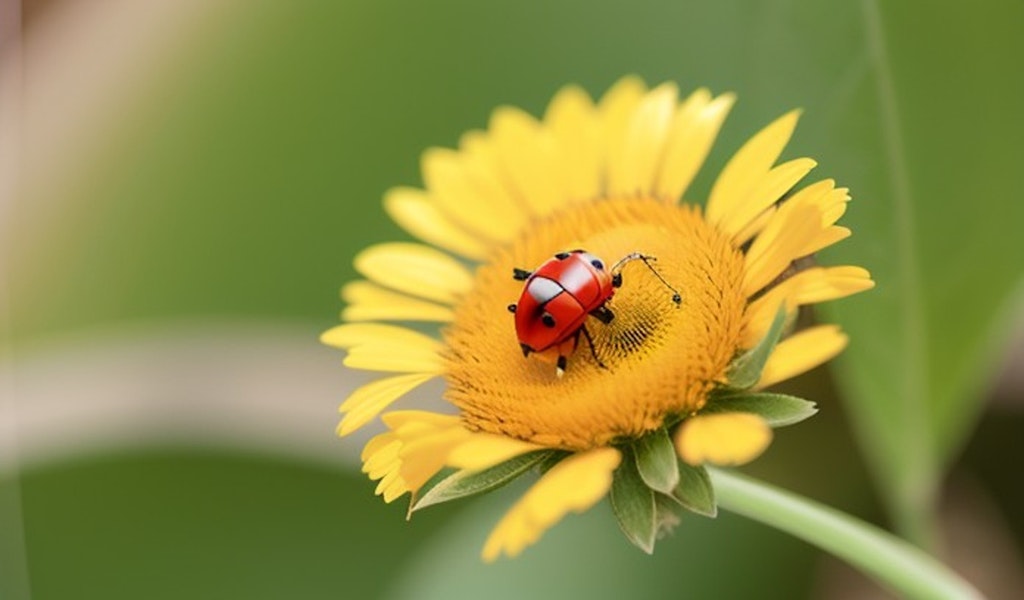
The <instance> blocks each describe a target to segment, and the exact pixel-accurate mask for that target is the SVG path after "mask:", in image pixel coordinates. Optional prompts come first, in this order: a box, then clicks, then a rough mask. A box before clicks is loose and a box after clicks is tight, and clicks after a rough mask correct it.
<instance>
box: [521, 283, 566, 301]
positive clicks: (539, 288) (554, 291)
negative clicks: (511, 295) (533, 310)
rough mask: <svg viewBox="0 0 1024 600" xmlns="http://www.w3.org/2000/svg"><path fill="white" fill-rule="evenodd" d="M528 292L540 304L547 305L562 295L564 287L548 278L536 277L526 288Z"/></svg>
mask: <svg viewBox="0 0 1024 600" xmlns="http://www.w3.org/2000/svg"><path fill="white" fill-rule="evenodd" d="M526 291H527V292H529V293H530V295H531V296H533V299H534V300H536V301H537V303H538V304H546V303H548V302H550V301H551V299H552V298H554V297H555V296H557V295H559V294H561V293H562V291H563V290H562V286H560V285H558V283H557V282H555V281H552V280H550V279H548V278H546V277H534V278H533V279H532V280H531V281H530V283H529V284H527V286H526Z"/></svg>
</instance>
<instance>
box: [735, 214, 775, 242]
mask: <svg viewBox="0 0 1024 600" xmlns="http://www.w3.org/2000/svg"><path fill="white" fill-rule="evenodd" d="M778 210H779V209H778V207H777V206H769V207H768V209H767V210H766V211H764V212H763V213H761V214H760V215H758V216H757V217H756V218H754V220H753V221H751V222H750V223H748V224H747V226H746V227H744V228H743V229H741V230H739V232H738V233H736V234H735V235H734V236H733V238H732V239H733V243H735V244H736V246H743V245H744V244H746V243H747V242H749V241H750V240H751V239H753V237H754V236H755V235H759V234H760V233H761V232H762V231H764V228H765V227H767V226H768V223H769V222H770V221H771V220H772V217H773V216H774V215H775V213H776V212H777V211H778Z"/></svg>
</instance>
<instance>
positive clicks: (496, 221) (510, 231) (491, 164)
mask: <svg viewBox="0 0 1024 600" xmlns="http://www.w3.org/2000/svg"><path fill="white" fill-rule="evenodd" d="M493 137H494V136H493V135H490V136H489V135H488V134H486V133H484V132H481V131H470V132H468V133H466V134H464V135H463V136H462V139H461V140H460V142H459V149H460V151H461V163H460V164H461V166H462V169H463V170H464V171H465V174H466V176H467V177H468V178H469V180H470V182H471V183H472V185H473V189H474V190H475V193H476V197H477V200H483V199H485V200H486V204H487V218H488V223H487V225H486V226H487V228H488V233H489V235H491V236H492V237H493V238H494V239H496V240H500V241H502V242H507V241H510V240H512V239H513V238H514V237H515V236H516V235H517V234H518V233H519V230H520V229H522V227H523V226H524V225H525V224H526V223H527V222H528V221H529V219H530V211H529V206H528V205H527V203H526V200H525V199H524V198H523V197H522V192H521V191H520V190H519V187H518V186H517V185H516V182H515V181H513V180H512V179H511V177H509V174H508V172H507V171H506V170H505V167H504V165H503V164H502V162H501V157H500V154H499V152H498V150H497V146H496V144H495V142H494V139H493Z"/></svg>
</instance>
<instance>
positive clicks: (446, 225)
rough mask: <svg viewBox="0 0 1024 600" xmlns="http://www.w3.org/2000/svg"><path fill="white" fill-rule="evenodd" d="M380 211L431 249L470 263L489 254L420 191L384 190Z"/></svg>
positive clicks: (483, 245) (484, 243) (483, 242)
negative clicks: (447, 253) (384, 212)
mask: <svg viewBox="0 0 1024 600" xmlns="http://www.w3.org/2000/svg"><path fill="white" fill-rule="evenodd" d="M384 210H385V211H386V212H387V213H388V216H390V217H391V219H392V220H393V221H394V222H395V223H398V226H399V227H401V228H402V229H404V230H406V231H408V232H409V233H410V234H412V235H413V236H415V237H418V238H419V239H421V240H423V241H424V242H427V243H428V244H431V245H433V246H437V247H439V248H444V249H445V250H450V251H451V252H454V253H455V254H460V255H462V256H465V257H466V258H472V259H473V260H483V259H484V258H486V257H487V254H488V252H489V251H490V246H489V245H488V244H487V243H486V242H485V241H482V240H481V239H480V238H478V237H476V236H473V235H471V234H469V233H467V232H466V230H464V229H462V228H460V227H459V226H457V225H456V224H455V222H453V221H452V220H451V219H450V218H448V217H447V216H446V215H445V214H444V212H443V211H442V210H441V209H440V208H439V207H438V206H437V205H436V204H435V203H434V202H432V201H431V200H430V196H428V195H427V193H426V192H424V191H423V190H417V189H413V188H393V189H390V190H388V192H387V194H385V195H384Z"/></svg>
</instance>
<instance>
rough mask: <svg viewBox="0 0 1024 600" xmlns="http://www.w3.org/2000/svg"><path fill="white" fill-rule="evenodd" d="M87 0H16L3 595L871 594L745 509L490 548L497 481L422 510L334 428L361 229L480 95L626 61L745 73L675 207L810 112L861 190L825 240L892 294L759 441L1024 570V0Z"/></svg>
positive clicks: (523, 98)
mask: <svg viewBox="0 0 1024 600" xmlns="http://www.w3.org/2000/svg"><path fill="white" fill-rule="evenodd" d="M84 4H85V3H71V2H64V1H61V0H48V1H46V2H28V3H24V4H23V15H22V16H23V29H22V36H23V37H22V44H21V46H22V50H23V55H22V57H21V61H22V63H21V64H23V65H24V76H23V78H22V79H21V85H22V86H23V87H24V89H23V98H24V99H25V101H24V104H23V105H22V106H21V107H20V108H21V109H22V110H23V113H24V115H23V116H24V121H23V126H22V128H21V140H22V143H23V146H24V160H25V163H26V164H25V165H24V170H23V171H22V173H23V176H22V177H21V179H20V180H19V181H18V184H19V185H18V187H17V188H16V190H15V191H14V193H13V194H12V195H11V196H10V198H11V199H12V202H11V203H10V204H9V206H7V207H6V209H7V210H6V216H5V219H6V221H5V223H4V226H5V228H6V230H7V232H6V234H5V236H4V240H5V245H6V249H7V250H8V252H7V253H6V258H7V261H6V262H7V265H6V270H5V276H6V287H7V290H8V301H9V307H8V308H9V310H8V319H7V322H6V324H5V327H4V329H5V336H6V338H7V340H8V343H7V344H6V351H5V353H4V362H5V365H6V367H5V371H4V377H5V381H6V382H7V383H6V384H5V386H4V391H5V392H10V394H9V395H10V397H11V398H12V400H13V401H12V402H9V403H8V405H9V408H10V412H8V413H6V414H8V415H16V416H17V417H18V420H17V421H13V422H14V423H15V427H14V428H13V432H10V433H11V434H12V435H10V436H9V437H8V439H7V440H5V443H4V446H5V447H6V448H7V450H6V451H7V453H8V455H9V456H14V457H15V458H16V459H17V463H15V464H20V465H21V467H20V468H17V469H16V468H11V467H10V466H9V465H10V463H7V466H8V468H7V469H6V470H5V471H4V472H3V473H0V536H2V537H0V598H4V599H6V598H20V597H28V596H27V595H26V594H27V593H28V592H29V590H30V591H31V597H32V598H39V599H50V598H226V597H246V598H281V597H296V598H339V597H341V598H350V597H351V598H371V597H410V598H421V597H446V598H452V597H455V598H459V597H476V596H479V595H482V594H485V593H486V594H488V596H489V597H509V598H517V597H526V596H529V597H574V596H577V595H579V596H582V595H584V594H586V595H587V596H589V597H593V598H605V597H607V598H613V597H633V598H659V597H666V596H673V597H678V596H686V597H752V596H757V597H779V598H792V597H851V596H849V594H850V593H851V590H852V593H854V596H853V597H857V592H858V591H863V592H864V593H869V592H873V593H877V592H876V591H874V590H872V589H871V588H870V587H866V588H865V587H861V586H865V585H867V584H865V583H863V582H861V581H860V580H859V579H857V578H856V576H853V575H851V574H850V573H848V572H846V571H845V570H844V569H843V568H842V567H840V566H838V565H837V564H835V563H834V562H832V561H830V560H828V559H825V558H823V557H822V556H821V555H820V554H818V553H817V551H815V550H813V549H811V548H809V547H808V546H806V545H804V544H802V543H800V542H797V541H795V540H792V539H789V538H787V537H785V536H783V535H782V534H779V533H777V532H774V531H771V530H768V529H766V528H763V527H761V526H759V525H756V524H753V523H749V522H745V521H743V520H741V519H739V518H735V517H731V516H729V515H725V516H723V517H721V518H720V519H718V520H716V521H714V522H711V521H703V520H700V519H697V518H693V519H690V520H687V521H686V522H684V523H683V525H682V526H681V527H680V528H679V529H678V530H677V532H676V534H675V535H674V536H673V538H672V539H668V540H664V541H662V542H661V543H660V544H659V548H658V553H657V554H656V555H655V556H654V557H646V556H645V555H642V554H640V553H638V552H637V551H635V550H634V549H633V548H632V547H630V546H629V545H628V543H627V542H625V540H624V539H622V537H621V535H620V534H619V533H618V531H617V530H616V525H615V524H614V520H613V519H612V518H611V517H610V515H609V514H608V511H607V510H606V509H601V510H596V511H592V512H591V513H589V514H587V515H584V516H582V517H570V518H568V519H566V520H565V522H563V523H562V524H561V525H559V526H558V527H557V528H556V529H554V530H553V531H551V532H550V533H549V534H548V535H547V536H546V537H545V539H544V540H543V541H542V542H541V543H540V544H539V545H538V546H536V547H534V548H531V549H530V550H528V551H527V552H526V554H525V555H524V556H523V557H522V558H521V559H518V560H516V561H511V562H509V561H506V562H503V563H500V564H498V565H496V566H483V565H481V564H479V561H478V558H477V555H478V552H479V549H480V546H481V544H482V542H483V539H484V538H485V536H486V534H487V532H488V531H489V528H490V526H491V525H492V524H493V523H494V522H495V521H496V520H497V518H498V516H499V514H500V511H501V510H502V508H503V507H507V506H508V504H509V501H510V499H511V498H512V497H513V495H514V494H515V493H516V490H505V491H503V492H500V493H499V494H496V495H494V496H493V497H487V498H484V499H481V500H478V501H474V502H465V503H462V505H460V506H455V507H445V508H443V509H438V510H436V511H427V512H426V513H424V514H422V515H419V516H418V518H417V519H416V521H415V522H412V523H406V522H405V521H404V510H403V507H401V506H397V505H396V506H387V505H384V504H383V503H382V502H380V501H379V499H377V498H375V497H374V496H373V495H372V490H373V485H372V484H371V483H370V482H369V481H367V480H366V479H365V478H364V477H363V476H361V475H360V474H359V473H358V468H357V466H358V465H357V462H356V458H357V454H358V449H357V445H354V444H351V443H349V444H346V443H343V442H340V441H338V440H336V439H334V437H333V427H334V424H335V419H336V415H335V413H334V409H335V407H336V405H337V403H338V402H340V400H341V399H343V398H344V396H345V394H346V392H347V391H348V390H350V389H352V388H353V387H354V386H355V385H356V384H357V383H358V382H359V381H362V379H359V378H358V377H356V376H353V375H351V374H347V373H345V372H344V371H343V370H342V369H341V368H340V366H339V365H338V363H339V362H340V361H339V360H338V359H339V358H340V357H339V356H337V355H336V354H335V353H333V352H332V351H330V350H327V349H321V348H319V347H318V346H317V344H316V336H317V334H318V333H319V332H320V331H322V330H324V329H326V328H327V327H330V326H331V325H332V324H334V323H335V322H336V317H337V310H338V309H339V307H340V302H339V300H338V298H337V295H336V291H337V289H338V287H339V286H340V285H341V283H343V282H344V281H346V280H347V279H349V278H351V277H353V276H354V272H353V270H352V268H351V265H350V261H351V258H352V256H353V255H354V254H355V252H357V251H358V250H359V249H360V248H362V247H364V246H366V245H368V244H371V243H373V242H377V241H381V240H387V239H405V234H404V233H402V232H401V231H400V230H399V229H398V228H397V227H396V226H394V225H393V224H392V223H390V222H389V221H388V220H387V218H386V216H385V215H384V213H383V211H382V210H381V209H380V202H379V199H380V197H381V194H382V192H383V191H384V190H385V189H387V188H388V187H390V186H393V185H399V184H407V185H417V184H419V183H420V178H419V169H418V160H419V159H418V157H419V155H420V153H421V152H422V150H423V149H425V148H427V147H429V146H433V145H442V146H453V145H454V144H455V143H456V141H457V139H458V137H459V135H461V133H462V132H464V131H466V130H468V129H472V128H481V127H484V126H486V123H487V118H488V115H489V113H490V111H491V110H492V109H493V108H494V107H496V106H498V105H501V104H514V105H518V106H522V107H524V108H525V109H527V110H529V111H530V112H532V113H534V114H540V113H541V111H542V110H543V108H544V106H545V103H546V102H547V100H548V99H549V98H550V97H551V95H552V94H553V93H554V92H555V91H556V90H557V89H558V88H559V87H560V86H562V85H564V84H566V83H570V82H572V83H579V84H581V85H583V86H584V87H585V88H587V89H588V90H589V91H590V92H591V93H592V94H594V95H598V94H600V93H602V92H603V91H604V90H605V89H607V87H608V86H609V85H610V84H611V83H613V82H614V81H615V80H616V79H618V78H619V77H620V76H622V75H624V74H629V73H637V74H639V75H641V76H642V77H644V78H645V79H646V80H647V81H648V83H651V84H656V83H658V82H661V81H664V80H674V81H676V82H678V83H679V85H680V87H681V89H682V90H683V91H684V92H685V91H688V90H690V89H692V88H696V87H698V86H708V87H710V88H711V89H712V90H713V91H715V92H723V91H728V90H732V91H735V92H736V93H737V94H738V96H739V103H738V105H737V106H736V107H735V108H734V110H733V112H732V115H731V117H730V119H729V120H728V122H727V123H726V125H725V127H724V130H723V132H722V136H721V138H720V140H719V142H718V143H717V145H716V147H715V150H714V151H713V153H712V155H711V157H710V159H709V162H708V164H707V165H706V167H705V169H704V171H703V173H702V175H701V177H700V178H699V180H698V182H697V184H696V189H695V191H694V192H693V194H692V195H693V198H694V199H695V200H698V201H699V200H700V199H702V198H703V197H704V196H705V193H706V191H707V189H708V188H709V186H710V183H711V181H712V180H713V176H714V174H715V173H716V172H717V170H718V169H719V168H720V167H721V165H722V164H724V162H725V160H727V158H728V157H729V155H730V154H731V153H732V152H733V151H735V149H736V148H737V147H738V146H739V145H740V144H741V143H742V141H743V140H744V139H746V138H747V137H748V136H749V135H751V134H752V133H754V132H755V131H757V130H758V129H759V128H760V127H761V126H763V125H764V124H766V123H767V122H768V121H769V120H771V119H773V118H775V117H776V116H778V115H780V114H782V113H784V112H785V111H787V110H789V109H791V108H793V107H802V108H804V109H805V112H804V115H803V117H802V120H801V124H800V127H799V128H798V130H797V133H796V136H795V138H794V140H793V142H792V143H791V145H790V146H789V148H788V149H787V151H786V156H787V157H795V156H812V157H815V158H816V159H818V161H819V166H818V168H817V169H816V171H815V173H814V176H817V177H818V178H821V177H834V178H836V179H837V180H838V181H839V183H840V184H841V185H846V186H849V187H850V188H851V190H852V194H853V196H854V202H853V203H852V205H851V209H850V211H849V213H848V214H847V216H846V217H845V218H844V222H845V224H847V225H848V226H850V227H852V228H853V229H854V232H855V234H854V236H853V238H851V239H850V240H849V241H847V242H844V244H843V245H842V247H841V248H839V249H837V250H835V251H834V252H832V253H831V254H829V255H828V256H827V257H826V259H825V260H826V261H828V262H837V263H838V262H843V263H851V264H861V265H865V266H867V267H868V268H869V269H870V270H871V271H872V273H873V274H874V275H875V277H876V280H877V281H878V283H879V285H878V288H877V289H876V290H874V291H872V292H870V293H868V294H865V295H863V296H858V297H856V298H852V299H849V300H846V301H843V302H841V303H839V305H838V306H835V307H832V306H829V307H826V308H825V310H826V311H827V313H828V314H827V317H828V318H831V319H836V320H838V321H839V322H840V323H842V324H843V326H844V327H845V328H847V329H848V330H849V331H850V333H851V336H852V338H853V342H852V345H851V347H850V349H849V350H848V351H847V352H846V353H845V355H844V356H843V358H842V360H841V361H839V363H838V364H837V365H836V367H835V368H834V369H833V372H834V376H833V373H830V372H827V371H826V370H824V369H821V370H818V371H816V372H814V373H811V374H809V375H808V376H805V377H803V378H801V379H800V380H798V381H796V382H793V383H791V384H789V385H790V387H791V388H792V389H794V390H795V391H797V392H799V393H800V394H802V395H805V396H807V397H809V398H812V399H815V400H817V401H818V402H819V405H820V406H821V408H822V412H821V414H820V415H819V416H818V417H816V418H815V419H814V420H813V421H810V422H808V423H806V424H804V425H802V426H800V427H797V428H793V429H787V430H784V431H781V432H779V435H778V439H777V442H776V443H775V444H774V445H773V447H772V449H771V450H770V451H769V453H768V454H767V455H766V456H765V457H764V458H763V459H762V460H760V461H758V463H756V464H755V465H753V466H752V467H751V468H750V469H749V470H748V471H750V472H752V473H754V474H756V475H758V476H761V477H764V478H766V479H769V480H770V481H773V482H775V483H777V484H779V485H782V486H785V487H789V488H791V489H794V490H796V491H799V492H801V493H805V494H808V495H810V496H812V497H815V498H817V499H820V500H823V501H825V502H827V503H830V504H832V505H835V506H837V507H839V508H841V509H843V510H846V511H850V512H852V513H854V514H856V515H858V516H861V517H864V518H867V519H869V520H873V521H875V522H877V523H880V524H883V525H884V526H887V527H893V528H896V529H898V530H899V531H901V532H902V533H904V534H905V535H907V536H910V537H912V538H913V539H914V540H915V541H918V542H920V543H923V544H931V543H934V544H935V546H933V549H934V550H936V551H938V552H942V553H943V555H944V556H945V557H947V558H948V559H949V560H951V561H953V562H954V564H956V566H957V568H958V569H960V570H962V571H963V572H965V573H966V574H967V575H968V577H971V578H972V579H973V580H975V581H976V582H978V584H979V585H981V586H982V587H983V588H984V589H986V590H988V591H990V593H992V594H993V595H998V594H999V592H1000V591H1005V590H1013V589H1015V587H1014V586H1016V585H1018V584H1020V583H1021V581H1022V577H1024V575H1022V572H1021V564H1020V554H1019V543H1020V540H1021V539H1024V517H1022V516H1021V513H1020V511H1018V510H1016V507H1018V506H1020V505H1021V503H1022V502H1024V482H1022V481H1021V479H1020V477H1019V469H1018V468H1017V467H1016V466H1015V461H1016V460H1018V459H1019V457H1021V456H1024V441H1022V439H1024V438H1022V436H1021V435H1020V434H1021V432H1022V431H1024V429H1022V426H1024V415H1022V407H1024V404H1022V396H1024V394H1022V393H1021V387H1019V386H1020V382H1019V381H1017V383H1016V384H1015V383H1014V382H1013V379H1012V375H1013V373H1014V372H1015V369H1016V370H1019V369H1021V367H1022V364H1021V362H1020V358H1019V356H1018V357H1017V359H1016V361H1017V362H1015V363H1014V362H1011V361H1012V360H1013V359H1011V358H1009V350H1008V349H1009V348H1011V345H1010V343H1011V340H1012V339H1014V338H1013V336H1014V332H1015V331H1017V332H1019V331H1020V327H1019V324H1020V323H1021V319H1020V315H1021V314H1022V312H1024V305H1022V302H1021V298H1022V295H1021V294H1020V290H1021V289H1022V288H1021V285H1020V284H1021V281H1022V273H1024V261H1021V259H1020V250H1019V247H1018V246H1019V243H1018V239H1019V238H1018V237H1017V236H1018V235H1019V234H1018V230H1019V229H1020V228H1021V226H1024V203H1022V202H1020V200H1019V198H1018V197H1017V196H1018V195H1019V192H1018V188H1019V186H1018V184H1017V182H1016V181H1015V177H1014V175H1015V173H1016V171H1017V169H1018V166H1019V164H1020V160H1021V159H1022V158H1024V152H1022V150H1021V148H1022V144H1021V142H1022V141H1024V118H1022V117H1021V116H1020V114H1019V107H1020V106H1022V105H1024V78H1021V77H1020V76H1019V74H1020V73H1021V72H1022V71H1021V67H1022V66H1024V41H1022V39H1021V38H1020V36H1019V32H1020V31H1022V30H1024V29H1022V27H1024V5H1021V4H1020V3H1019V2H1010V1H1007V2H987V3H984V4H981V5H972V6H970V7H968V6H965V5H962V4H961V3H954V2H939V3H933V4H929V7H928V10H927V11H922V10H921V9H920V8H918V7H917V6H915V5H910V4H909V3H908V4H904V3H892V4H885V5H884V6H877V5H876V4H875V3H872V2H863V3H862V2H842V3H838V2H837V3H816V2H811V1H810V0H792V1H779V2H739V1H736V2H684V3H669V2H655V1H647V0H644V1H641V2H631V3H620V4H613V3H593V2H582V1H572V2H557V3H545V2H533V1H530V2H492V3H474V2H468V1H464V2H456V1H442V2H431V3H417V2H368V1H365V2H364V1H346V2H329V1H326V0H325V1H320V2H317V1H313V0H306V1H302V2H292V3H285V2H273V1H269V0H267V1H252V2H238V1H223V2H217V3H202V2H182V3H165V5H164V6H162V7H161V8H160V9H159V10H157V9H156V8H154V7H155V6H156V3H154V4H153V6H149V7H145V6H143V3H136V4H134V5H132V4H129V3H124V2H122V3H120V5H118V3H116V2H113V3H110V4H100V3H96V4H92V5H85V6H82V5H84ZM154 13H157V14H158V17H154ZM85 17H88V18H85ZM104 52H106V54H104ZM12 56H14V54H13V51H12V50H11V46H8V47H7V56H5V59H8V60H14V59H16V58H17V57H15V58H14V59H12ZM89 57H97V58H92V59H90V58H89ZM76 61H77V62H76ZM5 64H7V65H10V64H11V63H10V62H7V63H5ZM82 65H86V66H88V69H86V68H85V67H83V66H82ZM69 73H70V74H69ZM61 78H63V80H62V79H61ZM50 79H54V80H61V81H64V80H66V81H68V82H70V83H64V84H63V87H61V86H58V85H53V86H52V87H51V86H50V85H49V81H50ZM51 90H56V91H51ZM58 92H59V93H58ZM48 94H49V95H48ZM37 99H38V102H37ZM0 135H3V133H2V132H0ZM1015 327H1016V329H1015ZM225 338H230V340H234V342H225V341H224V339H225ZM140 348H141V349H140ZM296 348H302V349H303V350H301V351H297V350H296ZM97 357H99V358H97ZM1000 373H1004V376H1003V378H1002V379H1000V378H999V376H1000ZM1007 373H1008V374H1009V375H1006V374H1007ZM1015 386H1016V387H1015ZM434 393H435V395H436V390H434ZM90 403H94V404H90ZM94 406H95V409H94ZM297 415H298V416H297ZM299 416H301V418H299ZM283 423H287V427H285V426H284V425H281V424H283ZM90 428H91V429H90ZM9 429H10V428H9ZM87 430H88V431H87ZM90 431H92V432H93V433H90ZM76 440H78V441H76ZM398 504H401V503H398ZM965 523H966V525H965ZM958 527H961V528H963V527H966V529H957V528H958ZM964 531H967V532H968V533H967V534H965V533H964ZM964 535H966V537H967V538H970V543H966V542H963V540H964V539H965V538H964V537H961V536H964ZM943 539H945V540H947V541H948V540H951V539H953V540H956V541H958V542H960V543H952V544H951V543H945V544H944V543H942V540H943ZM979 554H982V555H984V556H986V557H987V559H986V561H985V564H983V565H979V564H977V561H974V562H972V561H971V556H972V555H973V556H977V555H979ZM965 557H966V558H965ZM843 594H847V596H843Z"/></svg>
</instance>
